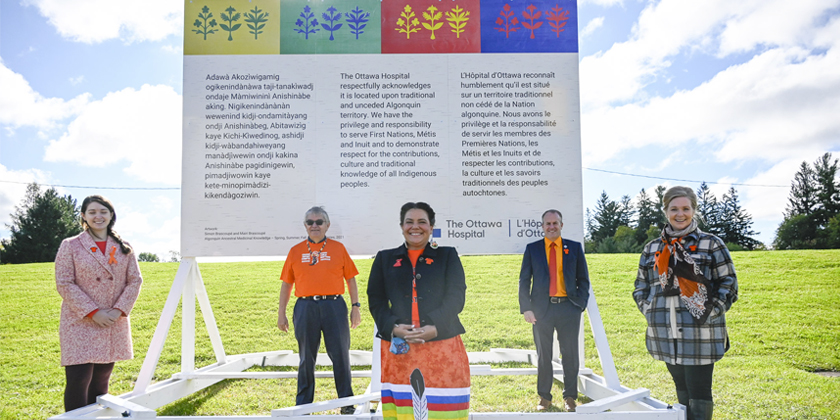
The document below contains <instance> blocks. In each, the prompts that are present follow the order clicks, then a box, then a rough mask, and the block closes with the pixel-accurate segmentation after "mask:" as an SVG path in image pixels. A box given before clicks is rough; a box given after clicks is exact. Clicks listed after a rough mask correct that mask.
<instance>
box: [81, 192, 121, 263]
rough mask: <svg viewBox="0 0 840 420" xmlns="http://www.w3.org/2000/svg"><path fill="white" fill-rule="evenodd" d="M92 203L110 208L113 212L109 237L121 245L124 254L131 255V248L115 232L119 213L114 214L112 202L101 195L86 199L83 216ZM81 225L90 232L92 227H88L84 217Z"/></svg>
mask: <svg viewBox="0 0 840 420" xmlns="http://www.w3.org/2000/svg"><path fill="white" fill-rule="evenodd" d="M90 203H99V204H102V205H103V206H105V207H107V208H108V211H110V212H111V223H108V236H110V237H112V238H114V240H115V241H117V243H119V244H120V250H121V251H122V253H123V254H130V253H131V252H132V249H131V246H129V245H128V242H126V241H125V240H123V238H121V237H120V235H118V234H117V232H116V231H114V223H116V222H117V213H116V212H114V205H113V204H111V202H110V201H108V199H107V198H105V197H103V196H101V195H89V196H87V197H85V199H84V201H82V215H84V214H85V212H86V211H87V208H88V206H89V205H90ZM81 223H82V227H83V228H84V229H85V230H88V228H90V226H88V224H87V222H86V221H85V218H84V217H82V221H81Z"/></svg>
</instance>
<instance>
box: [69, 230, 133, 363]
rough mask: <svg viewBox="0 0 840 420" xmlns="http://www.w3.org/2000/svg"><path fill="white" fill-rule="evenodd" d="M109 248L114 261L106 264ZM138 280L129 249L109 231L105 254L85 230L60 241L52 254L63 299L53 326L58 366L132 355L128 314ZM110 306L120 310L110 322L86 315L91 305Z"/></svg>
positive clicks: (109, 253)
mask: <svg viewBox="0 0 840 420" xmlns="http://www.w3.org/2000/svg"><path fill="white" fill-rule="evenodd" d="M115 247H116V248H115ZM114 250H115V252H114V253H113V259H114V260H116V261H115V262H114V261H111V262H110V264H109V260H111V256H110V255H111V252H112V251H114ZM142 282H143V278H142V277H141V276H140V267H139V266H138V265H137V257H136V255H135V254H134V252H132V253H130V254H123V253H122V251H121V250H120V245H119V243H118V242H117V241H115V240H114V238H112V237H110V236H109V237H108V243H107V246H106V248H105V254H104V255H103V254H102V251H100V250H99V249H98V248H97V247H96V242H94V240H93V238H92V237H91V236H90V234H88V233H87V232H86V231H85V232H82V234H80V235H79V236H75V237H72V238H67V239H65V240H64V241H63V242H62V243H61V247H60V248H59V249H58V254H57V255H56V257H55V283H56V288H57V289H58V294H60V295H61V297H62V299H63V301H62V303H61V323H60V326H59V330H58V336H59V341H60V342H61V365H62V366H69V365H79V364H85V363H111V362H115V361H118V360H127V359H131V358H132V357H134V351H133V347H132V343H131V325H130V324H129V318H128V315H129V314H130V313H131V309H132V308H133V307H134V302H135V301H136V300H137V296H138V295H139V294H140V284H141V283H142ZM110 308H116V309H119V310H121V311H122V312H123V313H124V314H125V316H121V317H120V318H119V319H118V320H117V322H115V323H114V324H113V325H112V326H110V327H100V326H99V325H96V323H95V322H93V319H92V318H89V317H87V316H86V315H87V314H89V313H91V312H93V311H94V310H95V309H110Z"/></svg>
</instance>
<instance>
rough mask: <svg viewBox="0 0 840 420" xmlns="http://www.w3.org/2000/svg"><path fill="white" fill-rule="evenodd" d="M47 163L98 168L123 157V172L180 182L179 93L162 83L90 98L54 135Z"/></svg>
mask: <svg viewBox="0 0 840 420" xmlns="http://www.w3.org/2000/svg"><path fill="white" fill-rule="evenodd" d="M44 159H45V160H46V161H49V162H75V163H78V164H80V165H83V166H93V167H103V166H105V165H109V164H114V163H116V162H119V161H122V160H125V161H128V162H129V166H128V167H126V168H125V169H124V170H125V172H126V173H127V174H129V175H131V176H133V177H136V178H138V179H141V180H143V181H147V182H160V183H164V184H174V185H178V184H180V182H181V181H180V180H181V170H180V168H181V96H180V95H178V94H177V93H175V91H174V90H173V89H172V88H171V87H169V86H164V85H157V86H150V85H143V86H142V87H141V88H140V90H134V89H132V88H126V89H123V90H121V91H118V92H111V93H109V94H108V95H106V96H105V97H104V98H102V100H100V101H95V102H92V103H90V104H89V105H88V106H87V107H86V108H85V109H84V110H83V111H82V112H81V113H80V114H79V116H78V117H77V118H76V119H75V120H74V121H72V122H71V123H70V124H69V126H68V127H67V131H66V132H65V133H64V134H63V135H62V136H61V138H60V139H58V140H53V141H51V142H50V144H49V146H47V149H46V155H45V157H44Z"/></svg>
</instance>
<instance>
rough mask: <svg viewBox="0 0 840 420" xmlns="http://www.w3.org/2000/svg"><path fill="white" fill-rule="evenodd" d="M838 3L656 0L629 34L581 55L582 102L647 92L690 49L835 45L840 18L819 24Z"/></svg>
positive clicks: (640, 96)
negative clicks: (837, 23) (590, 52)
mask: <svg viewBox="0 0 840 420" xmlns="http://www.w3.org/2000/svg"><path fill="white" fill-rule="evenodd" d="M836 7H837V2H836V0H835V1H827V0H803V1H802V2H789V1H786V0H772V1H767V0H744V1H729V0H707V1H703V2H686V1H683V0H662V1H660V2H658V3H651V4H650V5H649V6H647V7H646V8H645V9H644V10H643V11H642V13H641V14H640V16H639V19H638V22H637V23H636V25H635V26H634V28H633V33H632V36H631V37H630V39H628V40H627V41H625V42H620V43H616V44H614V45H613V46H612V48H610V49H609V50H607V51H606V52H599V53H598V54H594V55H591V56H587V57H584V58H583V59H582V60H581V67H580V74H581V96H582V97H581V101H582V103H581V105H582V107H583V109H584V110H587V109H591V108H597V107H599V106H605V105H608V104H616V103H625V102H627V101H633V100H644V99H646V98H645V93H644V92H643V89H644V87H645V86H647V85H648V84H650V83H651V82H653V81H654V80H656V79H657V78H659V77H663V76H664V77H667V75H666V73H665V72H666V71H667V69H668V68H669V67H670V66H671V60H672V58H673V57H674V56H676V55H677V54H680V53H684V52H688V53H708V54H716V55H718V56H725V55H728V54H731V53H741V52H745V51H750V50H752V49H753V48H755V47H759V46H763V47H765V48H772V47H778V46H781V47H792V46H803V45H810V47H811V48H813V47H825V46H828V45H832V44H834V40H836V38H837V36H838V35H836V34H837V29H835V28H834V27H835V26H837V25H836V19H835V20H834V21H831V22H829V23H828V24H827V25H825V26H820V25H818V23H820V22H821V20H825V19H826V13H828V11H830V10H832V9H834V8H836ZM758 28H760V30H759V29H758Z"/></svg>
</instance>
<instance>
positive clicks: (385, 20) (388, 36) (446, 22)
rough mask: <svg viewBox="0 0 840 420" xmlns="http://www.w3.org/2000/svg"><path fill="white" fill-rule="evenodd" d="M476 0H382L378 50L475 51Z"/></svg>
mask: <svg viewBox="0 0 840 420" xmlns="http://www.w3.org/2000/svg"><path fill="white" fill-rule="evenodd" d="M479 4H480V1H479V0H454V1H439V0H403V1H400V0H389V1H383V2H382V53H391V54H402V53H405V54H411V53H415V54H416V53H479V52H481V9H480V7H479Z"/></svg>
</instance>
